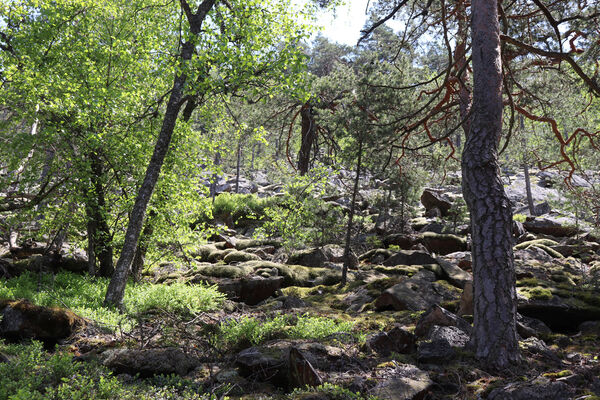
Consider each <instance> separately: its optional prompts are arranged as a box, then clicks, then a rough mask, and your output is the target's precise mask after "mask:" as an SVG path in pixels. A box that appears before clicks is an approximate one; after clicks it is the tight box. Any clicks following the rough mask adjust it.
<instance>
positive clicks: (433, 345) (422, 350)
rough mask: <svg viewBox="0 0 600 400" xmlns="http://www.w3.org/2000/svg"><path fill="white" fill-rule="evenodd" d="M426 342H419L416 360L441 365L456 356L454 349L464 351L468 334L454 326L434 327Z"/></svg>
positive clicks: (467, 341)
mask: <svg viewBox="0 0 600 400" xmlns="http://www.w3.org/2000/svg"><path fill="white" fill-rule="evenodd" d="M428 339H429V340H428V341H426V342H421V343H420V344H419V348H418V349H417V359H418V360H419V362H424V363H443V362H446V361H449V360H451V359H452V358H454V357H455V355H456V349H464V348H465V347H466V346H467V344H468V343H469V334H468V333H466V332H465V331H463V330H461V329H459V328H457V327H455V326H434V327H433V328H432V329H431V331H430V332H429V335H428Z"/></svg>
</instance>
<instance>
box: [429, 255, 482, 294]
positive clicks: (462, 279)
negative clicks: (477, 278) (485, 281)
mask: <svg viewBox="0 0 600 400" xmlns="http://www.w3.org/2000/svg"><path fill="white" fill-rule="evenodd" d="M436 261H437V263H438V264H439V265H440V267H442V271H444V278H445V279H446V280H447V281H448V282H450V283H451V284H453V285H454V286H457V287H459V288H461V289H464V287H465V285H466V284H467V283H469V282H473V276H472V275H471V274H470V273H468V272H467V271H464V270H462V269H460V268H459V267H458V266H457V265H455V264H453V263H451V262H448V261H446V260H444V259H442V258H440V257H437V258H436Z"/></svg>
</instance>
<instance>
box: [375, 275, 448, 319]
mask: <svg viewBox="0 0 600 400" xmlns="http://www.w3.org/2000/svg"><path fill="white" fill-rule="evenodd" d="M435 279H436V277H435V274H434V273H433V272H431V271H427V270H421V271H419V272H418V273H417V274H415V275H414V276H413V277H412V278H409V279H406V280H405V281H402V282H400V283H398V284H397V285H394V286H392V287H391V288H389V289H386V290H385V291H384V292H383V293H382V294H381V295H380V296H379V297H378V298H377V299H376V300H375V308H377V309H379V310H381V309H388V308H392V309H394V310H397V311H401V310H413V311H420V310H426V309H428V308H430V307H431V306H433V305H434V304H439V303H441V302H442V301H445V300H452V299H455V297H457V296H456V295H455V293H453V292H451V291H449V290H448V289H447V288H445V287H444V286H443V285H441V284H438V283H436V282H434V280H435Z"/></svg>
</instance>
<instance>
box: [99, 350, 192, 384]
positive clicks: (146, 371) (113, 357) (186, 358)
mask: <svg viewBox="0 0 600 400" xmlns="http://www.w3.org/2000/svg"><path fill="white" fill-rule="evenodd" d="M102 358H104V360H103V364H104V366H106V367H107V368H109V369H111V370H113V371H115V372H116V373H118V374H123V373H126V374H129V375H139V376H140V377H150V376H153V375H160V374H162V375H169V374H178V375H185V374H187V373H188V372H189V371H191V370H192V369H194V368H195V367H197V366H198V365H199V364H200V362H199V359H198V358H196V357H194V356H193V355H192V354H191V353H186V352H184V351H183V350H181V349H179V348H165V349H111V350H107V351H106V352H104V353H103V355H102Z"/></svg>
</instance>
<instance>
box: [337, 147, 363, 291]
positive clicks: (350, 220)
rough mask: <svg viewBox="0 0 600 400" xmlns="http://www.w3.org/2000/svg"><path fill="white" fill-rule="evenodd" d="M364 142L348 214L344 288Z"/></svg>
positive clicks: (357, 165) (343, 272)
mask: <svg viewBox="0 0 600 400" xmlns="http://www.w3.org/2000/svg"><path fill="white" fill-rule="evenodd" d="M362 153H363V141H362V138H360V139H359V141H358V157H357V158H356V177H355V178H354V188H353V189H352V202H351V203H350V213H349V214H348V227H347V229H346V243H345V245H344V266H343V268H342V282H341V284H342V286H344V285H346V282H347V280H348V267H350V261H351V254H350V252H351V249H350V241H351V239H352V227H353V223H354V213H355V210H356V195H357V193H358V184H359V182H360V169H361V166H362Z"/></svg>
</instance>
